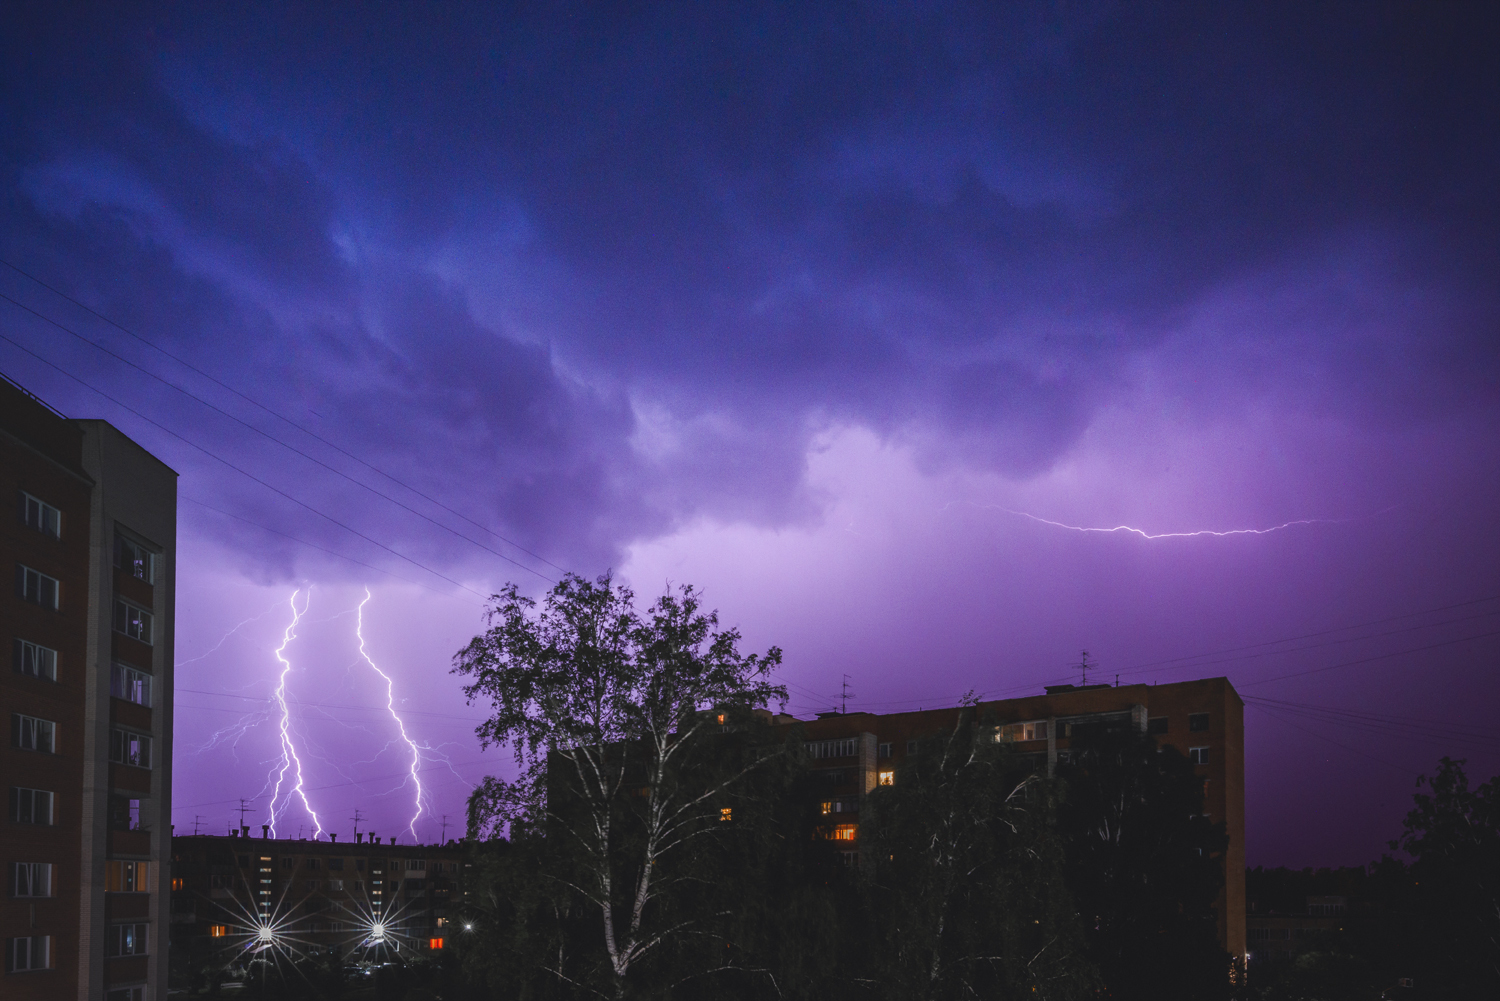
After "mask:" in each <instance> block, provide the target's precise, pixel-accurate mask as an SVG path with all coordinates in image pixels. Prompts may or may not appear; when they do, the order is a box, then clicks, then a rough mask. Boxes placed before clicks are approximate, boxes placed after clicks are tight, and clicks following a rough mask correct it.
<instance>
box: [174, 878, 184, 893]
mask: <svg viewBox="0 0 1500 1001" xmlns="http://www.w3.org/2000/svg"><path fill="white" fill-rule="evenodd" d="M186 886H187V880H185V879H183V878H182V877H181V876H173V877H172V889H173V891H176V890H181V889H183V888H184V887H186Z"/></svg>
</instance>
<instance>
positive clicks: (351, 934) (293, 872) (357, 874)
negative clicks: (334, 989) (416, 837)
mask: <svg viewBox="0 0 1500 1001" xmlns="http://www.w3.org/2000/svg"><path fill="white" fill-rule="evenodd" d="M261 834H262V836H261V837H259V838H253V837H251V836H250V829H249V828H248V827H244V828H241V829H240V833H239V834H238V835H230V836H224V835H207V834H202V835H186V836H182V835H179V836H177V837H174V838H173V839H172V860H173V868H172V872H173V878H172V912H171V914H172V948H173V949H174V950H182V951H183V952H184V953H187V954H190V955H191V956H193V958H194V965H195V966H208V965H218V966H221V967H223V968H226V969H236V970H238V971H239V972H243V971H244V970H245V969H246V968H247V965H248V964H249V963H251V962H253V961H254V960H255V959H256V958H257V954H258V952H259V951H261V950H268V951H271V952H275V951H276V950H277V949H278V948H279V949H281V950H282V951H283V955H310V954H329V953H332V954H334V955H337V956H339V957H342V958H344V959H346V960H347V961H349V962H356V961H358V960H361V959H369V960H374V961H381V960H384V959H387V958H389V954H390V953H392V952H410V953H417V954H422V953H428V954H430V953H432V952H437V951H441V950H443V949H445V948H450V947H451V945H452V942H451V940H452V939H453V937H454V936H455V935H456V934H459V933H460V932H461V926H459V925H455V923H454V922H455V921H456V920H457V919H458V917H459V915H458V911H459V909H460V905H461V904H462V903H463V898H464V884H465V879H464V876H465V862H464V857H465V851H464V848H463V846H462V845H460V844H457V843H455V842H453V841H449V842H447V844H444V845H416V844H411V845H398V844H395V843H394V839H387V840H385V841H381V840H378V839H377V840H366V837H365V835H364V834H356V835H355V839H356V840H355V842H354V843H353V844H350V843H348V842H343V843H340V842H338V841H336V840H330V841H312V840H307V839H300V838H299V839H295V840H294V839H291V838H272V837H270V836H269V830H268V829H267V828H266V827H262V828H261ZM263 932H264V935H265V938H264V939H262V937H261V936H262V933H263Z"/></svg>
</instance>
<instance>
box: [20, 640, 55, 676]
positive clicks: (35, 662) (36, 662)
mask: <svg viewBox="0 0 1500 1001" xmlns="http://www.w3.org/2000/svg"><path fill="white" fill-rule="evenodd" d="M12 653H13V656H14V666H15V669H16V671H17V672H19V673H21V674H29V675H31V677H33V678H46V679H47V680H48V681H56V680H57V651H56V650H53V649H52V648H51V647H45V646H39V645H37V644H35V643H32V642H30V641H29V640H22V639H18V640H16V641H15V643H14V644H13V650H12Z"/></svg>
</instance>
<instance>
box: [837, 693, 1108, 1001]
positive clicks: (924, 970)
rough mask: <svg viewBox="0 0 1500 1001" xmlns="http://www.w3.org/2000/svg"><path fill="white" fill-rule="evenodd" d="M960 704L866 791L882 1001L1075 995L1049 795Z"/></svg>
mask: <svg viewBox="0 0 1500 1001" xmlns="http://www.w3.org/2000/svg"><path fill="white" fill-rule="evenodd" d="M995 733H996V728H995V727H993V726H990V725H980V724H979V723H978V722H977V721H976V719H975V709H974V707H973V704H972V703H970V702H966V703H965V705H964V707H963V708H962V709H961V710H960V716H959V720H958V722H957V724H956V725H955V726H953V727H951V728H949V729H947V730H945V731H944V732H942V733H940V734H938V735H935V736H933V737H931V738H930V739H928V740H925V741H923V742H922V744H921V745H920V750H919V753H917V754H916V755H912V756H908V758H907V759H906V761H905V762H904V763H903V766H902V768H901V769H900V770H899V771H898V772H897V773H896V775H895V779H894V782H893V784H892V785H889V786H885V787H878V788H876V789H875V790H873V791H872V793H871V795H870V802H869V812H870V817H869V819H865V820H862V822H861V824H860V828H861V833H860V836H861V839H862V840H863V841H865V842H866V844H867V846H868V852H867V854H868V855H869V856H871V857H872V860H873V862H874V870H875V878H874V881H873V884H872V886H871V894H872V896H873V900H874V906H873V907H872V911H873V913H874V917H875V923H876V924H877V925H878V927H879V934H880V936H881V948H880V950H879V952H878V954H877V962H878V969H879V976H878V978H877V981H876V982H877V983H878V984H879V990H880V992H881V994H883V996H885V997H889V998H891V999H893V1001H894V999H902V1001H905V999H908V998H911V999H916V998H921V999H933V1001H937V999H946V998H953V999H958V998H1023V997H1024V998H1038V999H1064V998H1076V997H1082V996H1084V995H1086V994H1089V993H1091V992H1092V990H1093V989H1094V987H1095V986H1096V985H1097V978H1096V976H1095V975H1094V972H1093V968H1092V966H1091V964H1090V963H1089V961H1088V960H1087V959H1086V958H1085V957H1084V956H1083V954H1082V949H1083V936H1082V929H1081V927H1080V925H1079V922H1078V917H1077V913H1076V911H1075V910H1074V908H1073V906H1072V901H1071V899H1070V897H1069V895H1068V892H1067V888H1066V886H1065V884H1064V881H1063V858H1062V849H1061V845H1060V843H1059V841H1058V839H1057V836H1056V833H1055V832H1054V830H1053V829H1052V803H1051V787H1050V785H1049V783H1048V782H1047V780H1046V779H1044V778H1043V777H1041V776H1039V775H1037V774H1036V772H1035V769H1034V766H1033V764H1032V762H1031V761H1029V760H1028V759H1026V758H1025V757H1023V756H1021V755H1018V754H1015V753H1014V752H1013V750H1012V749H1011V748H1010V747H1009V745H1005V744H1000V743H997V742H996V740H995Z"/></svg>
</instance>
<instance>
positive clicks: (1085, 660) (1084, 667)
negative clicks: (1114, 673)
mask: <svg viewBox="0 0 1500 1001" xmlns="http://www.w3.org/2000/svg"><path fill="white" fill-rule="evenodd" d="M1098 666H1099V665H1098V664H1090V663H1089V652H1088V651H1087V650H1085V651H1083V657H1082V659H1081V660H1079V662H1078V670H1080V671H1082V672H1083V684H1084V685H1087V684H1088V683H1089V668H1090V667H1098Z"/></svg>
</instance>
